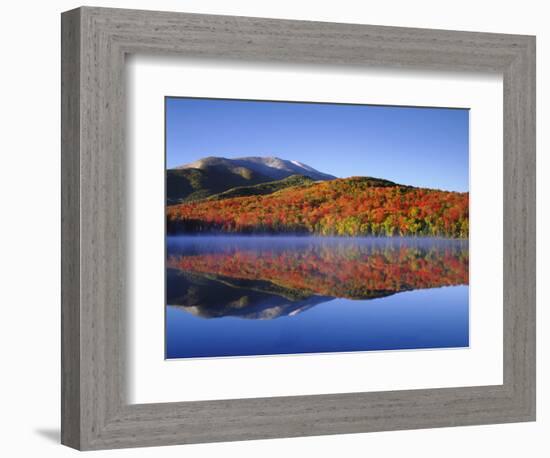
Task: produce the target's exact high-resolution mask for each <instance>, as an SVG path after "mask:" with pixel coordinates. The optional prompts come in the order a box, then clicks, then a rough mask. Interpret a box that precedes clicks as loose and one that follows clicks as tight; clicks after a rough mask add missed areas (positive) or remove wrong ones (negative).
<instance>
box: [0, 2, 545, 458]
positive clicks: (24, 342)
mask: <svg viewBox="0 0 550 458" xmlns="http://www.w3.org/2000/svg"><path fill="white" fill-rule="evenodd" d="M93 4H95V5H97V6H111V7H123V8H140V9H159V10H172V11H188V12H195V13H213V14H228V15H243V16H263V17H272V18H286V19H311V20H321V21H336V22H357V23H366V24H380V25H399V26H412V27H430V28H444V29H457V30H471V31H487V32H502V33H520V34H535V35H537V40H538V41H537V47H538V62H537V79H538V97H537V104H538V123H537V124H538V135H537V137H538V152H539V154H538V234H539V240H538V247H539V255H538V285H539V287H538V303H539V310H538V368H539V369H538V386H539V390H538V421H537V422H536V423H524V424H509V425H491V426H474V427H461V428H443V429H436V430H418V431H403V432H391V433H371V434H355V435H345V436H328V437H327V436H325V437H314V438H298V439H279V440H264V441H250V442H237V443H225V444H206V445H193V446H184V447H181V446H180V447H166V448H154V449H139V450H119V451H106V452H97V456H105V457H108V456H138V457H149V456H150V457H153V456H154V457H164V456H179V455H181V454H184V453H185V454H186V456H187V457H215V456H219V455H224V456H226V457H233V456H235V457H236V456H238V457H239V458H245V457H256V456H266V457H270V456H279V455H287V456H300V455H310V454H311V455H316V456H319V457H321V456H327V457H328V456H334V455H345V456H365V455H367V454H368V455H371V456H387V457H394V456H395V457H397V456H407V457H409V458H410V457H423V458H429V457H438V458H439V457H441V456H445V457H448V458H451V457H460V458H464V457H465V456H468V455H469V454H473V455H474V456H484V455H487V456H498V457H501V458H506V457H517V456H529V457H543V456H548V454H549V452H550V444H549V442H548V431H550V419H549V415H550V397H549V396H548V394H547V393H548V388H547V386H548V378H549V375H550V363H549V361H550V358H549V357H548V353H549V352H548V351H547V348H548V347H549V345H550V337H549V330H550V318H549V314H548V313H546V312H545V310H544V304H548V303H549V301H550V295H549V290H548V288H547V287H546V288H545V285H544V283H545V280H546V279H548V275H549V270H548V265H547V263H545V259H544V258H545V257H546V256H545V255H550V252H549V244H548V242H547V241H546V240H545V239H544V238H543V237H542V234H543V233H544V232H545V231H546V232H547V231H548V230H549V221H548V212H546V213H544V212H543V208H544V207H548V205H547V203H548V200H547V196H548V193H549V192H550V184H549V182H548V181H546V183H544V182H543V177H545V176H547V175H548V173H549V172H550V169H549V160H548V157H547V156H546V157H545V154H544V152H545V151H546V150H548V147H549V143H548V136H547V135H545V134H546V132H543V128H544V126H547V125H548V123H549V122H550V116H549V103H548V102H549V100H548V83H547V82H548V81H549V80H550V75H549V73H550V53H549V49H550V28H549V25H550V21H549V20H548V16H547V14H546V16H545V13H546V11H544V10H545V3H544V2H541V1H537V0H523V1H522V2H517V1H514V2H511V1H485V2H481V1H479V0H462V1H460V2H441V1H429V0H416V1H414V2H411V1H407V0H394V1H392V2H365V1H359V0H357V1H353V0H338V1H334V2H321V1H319V0H302V1H297V0H265V1H258V0H256V1H254V0H231V1H227V0H225V1H224V0H186V1H175V0H172V1H170V0H157V1H151V0H149V1H147V0H124V1H118V2H117V1H100V0H97V1H94V2H93ZM76 6H79V4H78V3H76V2H73V1H68V0H56V1H52V2H39V1H25V2H10V3H7V2H6V3H5V4H4V5H3V8H2V24H1V26H0V37H1V39H0V43H1V50H2V53H1V56H2V67H1V70H0V91H1V98H0V125H1V126H2V129H1V130H0V144H1V147H0V164H1V167H0V196H1V197H0V198H1V212H2V222H1V224H0V231H1V233H0V235H1V236H0V269H1V270H0V278H1V279H2V282H1V283H0V295H1V300H0V304H1V307H2V310H3V315H2V316H3V318H2V320H1V321H0V349H1V350H0V351H1V357H2V372H1V373H0V374H1V375H0V423H1V425H0V428H1V429H0V430H1V431H2V438H1V440H0V453H1V454H2V455H3V456H10V457H18V456H33V455H40V456H42V457H50V456H60V457H64V456H71V455H76V453H77V452H75V451H73V450H70V449H68V448H65V447H62V446H60V445H58V441H59V429H58V425H59V421H60V420H59V419H60V412H59V372H60V364H59V352H60V348H59V341H60V329H59V314H60V312H59V310H60V306H59V302H60V287H59V284H60V274H59V272H60V260H59V251H60V242H59V231H60V224H59V217H60V210H59V206H60V204H59V193H60V187H59V182H60V173H59V169H60V160H59V137H60V134H59V120H60V113H59V105H60V103H59V97H60V94H59V86H60V83H59V54H60V49H59V48H60V46H59V27H60V18H59V14H60V12H61V11H64V10H68V9H71V8H74V7H76ZM546 281H547V280H546ZM545 433H546V434H545Z"/></svg>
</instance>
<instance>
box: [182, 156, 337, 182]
mask: <svg viewBox="0 0 550 458" xmlns="http://www.w3.org/2000/svg"><path fill="white" fill-rule="evenodd" d="M207 167H227V168H229V169H230V170H234V169H238V168H241V167H242V168H244V169H250V170H252V171H254V172H256V173H260V174H262V175H266V176H268V177H271V178H273V179H274V180H280V179H283V178H287V177H289V176H290V175H304V176H307V177H309V178H311V179H313V180H316V181H324V180H333V179H335V178H336V177H335V176H334V175H330V174H328V173H324V172H320V171H319V170H317V169H315V168H313V167H311V166H310V165H307V164H304V163H303V162H299V161H293V160H286V159H281V158H279V157H276V156H266V157H262V156H245V157H237V158H233V159H229V158H226V157H221V156H208V157H205V158H202V159H199V160H197V161H194V162H191V163H189V164H183V165H180V166H177V167H175V169H178V170H182V169H204V168H207Z"/></svg>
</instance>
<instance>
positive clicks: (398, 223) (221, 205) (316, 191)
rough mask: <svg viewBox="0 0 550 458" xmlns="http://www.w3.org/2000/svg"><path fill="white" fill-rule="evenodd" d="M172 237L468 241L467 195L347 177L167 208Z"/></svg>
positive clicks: (169, 229) (381, 180)
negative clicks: (298, 236) (235, 235)
mask: <svg viewBox="0 0 550 458" xmlns="http://www.w3.org/2000/svg"><path fill="white" fill-rule="evenodd" d="M166 218H167V230H168V232H171V233H199V232H223V233H248V234H250V233H264V234H284V233H286V234H289V233H290V234H311V235H323V236H370V235H374V236H378V235H382V236H392V235H400V236H440V237H453V238H467V237H468V230H469V194H468V193H460V192H449V191H439V190H435V189H425V188H415V187H412V186H404V185H398V184H396V183H393V182H391V181H388V180H383V179H379V178H369V177H351V178H341V179H334V180H330V181H321V182H313V183H311V184H309V185H301V186H290V187H285V188H283V189H280V190H278V191H275V192H273V193H270V194H268V195H261V194H259V195H248V196H239V197H230V198H226V199H221V200H203V201H198V202H189V203H182V204H179V205H174V206H171V207H168V209H167V214H166Z"/></svg>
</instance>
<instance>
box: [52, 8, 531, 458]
mask: <svg viewBox="0 0 550 458" xmlns="http://www.w3.org/2000/svg"><path fill="white" fill-rule="evenodd" d="M62 24H63V26H62V41H63V51H62V74H63V81H62V88H63V91H62V92H63V95H62V107H63V110H62V143H63V145H62V162H63V166H62V167H63V183H62V186H63V196H62V210H63V211H62V217H63V225H62V227H63V231H62V237H63V241H62V242H63V243H62V245H63V251H62V265H63V275H62V281H63V285H62V290H63V292H62V326H63V337H62V347H63V350H62V354H63V357H62V365H63V368H62V378H63V388H62V398H63V403H62V410H63V412H62V417H63V428H62V429H63V434H62V442H63V443H64V444H66V445H69V446H71V447H74V448H78V449H81V450H87V449H103V448H118V447H138V446H152V445H165V444H183V443H196V442H214V441H229V440H243V439H261V438H275V437H293V436H306V435H320V434H340V433H354V432H367V431H381V430H396V429H412V428H429V427H430V428H431V427H442V426H457V425H472V424H484V423H505V422H515V421H529V420H533V419H534V418H535V39H534V37H529V36H519V35H502V34H489V33H472V32H455V31H443V30H425V29H410V28H399V27H380V26H366V25H355V24H332V23H320V22H308V21H287V20H271V19H258V18H245V17H228V16H209V15H196V14H185V13H168V12H153V11H133V10H118V9H105V8H88V7H84V8H80V9H77V10H73V11H70V12H67V13H64V14H63V16H62ZM129 53H140V54H143V53H155V54H174V55H179V56H183V57H201V58H224V59H240V60H256V61H264V62H288V63H293V64H296V65H300V64H308V65H309V64H313V65H316V64H319V65H326V64H331V65H345V66H384V67H388V66H390V67H406V68H420V69H441V70H447V71H461V70H469V71H480V72H487V71H489V72H499V73H502V74H503V75H504V257H505V264H504V284H505V290H504V384H503V385H498V386H482V387H465V388H445V389H430V390H410V391H408V390H406V391H393V392H378V393H351V394H330V395H320V396H319V395H316V396H292V397H276V398H257V399H234V400H226V401H201V402H185V403H167V404H142V405H130V404H128V403H127V400H126V397H125V393H126V390H125V387H126V386H127V383H126V382H127V381H126V379H125V377H126V370H125V355H126V348H125V334H126V322H125V321H126V320H125V316H126V310H127V309H126V307H128V304H127V295H126V286H127V271H128V269H127V265H126V262H127V261H126V259H127V256H126V255H127V249H126V239H125V234H126V233H127V231H126V224H127V219H126V188H127V183H126V180H127V177H126V164H127V158H126V154H127V151H126V148H125V129H126V119H125V117H126V113H125V107H126V99H125V87H124V84H125V80H124V58H125V56H126V55H127V54H129Z"/></svg>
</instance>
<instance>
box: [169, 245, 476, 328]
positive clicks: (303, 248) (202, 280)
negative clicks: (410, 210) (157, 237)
mask: <svg viewBox="0 0 550 458" xmlns="http://www.w3.org/2000/svg"><path fill="white" fill-rule="evenodd" d="M467 284H468V243H467V241H458V240H441V239H407V238H388V239H380V238H364V239H362V238H350V239H342V238H334V239H332V238H314V237H296V238H292V237H170V238H168V241H167V303H168V304H170V305H174V306H178V307H181V308H183V309H185V310H186V311H188V312H190V313H192V314H193V315H196V316H200V317H203V318H214V317H217V318H219V317H228V316H234V317H241V318H252V319H272V318H277V317H280V316H294V315H296V314H298V313H300V312H303V311H305V310H308V309H310V308H312V307H314V306H316V305H318V304H320V303H323V302H327V301H330V300H333V299H335V298H344V299H351V300H372V299H376V298H381V297H386V296H390V295H392V294H396V293H400V292H404V291H412V290H416V289H427V288H437V287H443V286H456V285H467Z"/></svg>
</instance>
